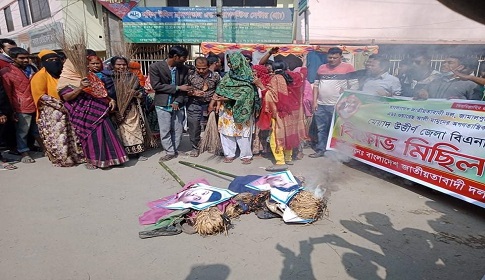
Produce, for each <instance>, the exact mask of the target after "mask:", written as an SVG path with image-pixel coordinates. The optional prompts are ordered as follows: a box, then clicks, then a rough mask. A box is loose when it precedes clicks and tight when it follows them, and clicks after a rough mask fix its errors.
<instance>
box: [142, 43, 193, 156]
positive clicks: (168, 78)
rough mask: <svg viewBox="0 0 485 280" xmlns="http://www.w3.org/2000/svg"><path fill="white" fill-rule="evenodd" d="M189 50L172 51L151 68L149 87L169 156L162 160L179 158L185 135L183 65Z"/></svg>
mask: <svg viewBox="0 0 485 280" xmlns="http://www.w3.org/2000/svg"><path fill="white" fill-rule="evenodd" d="M188 55H189V51H188V50H187V49H186V48H184V47H181V46H174V47H172V48H170V51H169V53H168V58H167V59H166V60H162V61H159V62H155V63H153V64H151V65H150V67H149V69H148V71H149V75H150V84H151V86H152V88H153V90H155V99H154V104H155V109H156V112H157V117H158V125H159V127H160V139H161V142H162V147H163V149H164V150H165V152H166V154H165V155H164V156H162V157H161V158H160V160H159V161H168V160H171V159H173V158H176V157H177V155H178V151H177V149H178V147H179V145H180V139H181V138H182V133H183V121H184V118H185V114H184V110H183V107H184V106H185V103H186V102H187V92H188V91H190V90H191V89H192V88H191V87H190V86H188V85H187V77H188V68H187V67H186V66H185V65H184V63H185V61H186V60H187V56H188Z"/></svg>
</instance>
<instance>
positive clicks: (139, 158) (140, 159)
mask: <svg viewBox="0 0 485 280" xmlns="http://www.w3.org/2000/svg"><path fill="white" fill-rule="evenodd" d="M147 160H148V158H147V157H144V156H139V157H138V161H147Z"/></svg>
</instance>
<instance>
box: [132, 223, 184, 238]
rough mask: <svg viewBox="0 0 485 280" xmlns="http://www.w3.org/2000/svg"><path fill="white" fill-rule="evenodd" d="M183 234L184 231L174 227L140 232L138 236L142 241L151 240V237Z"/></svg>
mask: <svg viewBox="0 0 485 280" xmlns="http://www.w3.org/2000/svg"><path fill="white" fill-rule="evenodd" d="M180 233H182V230H181V229H179V228H178V227H176V226H174V225H170V226H166V227H162V228H159V229H154V230H146V231H140V232H139V233H138V236H139V237H140V238H141V239H145V238H150V237H157V236H170V235H177V234H180Z"/></svg>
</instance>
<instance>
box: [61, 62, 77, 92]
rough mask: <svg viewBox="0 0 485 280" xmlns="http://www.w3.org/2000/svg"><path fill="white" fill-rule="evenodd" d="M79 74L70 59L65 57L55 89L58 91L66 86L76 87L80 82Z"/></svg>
mask: <svg viewBox="0 0 485 280" xmlns="http://www.w3.org/2000/svg"><path fill="white" fill-rule="evenodd" d="M81 79H82V77H81V75H79V74H78V73H77V72H76V69H75V68H74V65H73V64H72V62H71V60H69V59H67V60H66V62H64V68H63V69H62V73H61V77H60V78H59V83H58V84H57V90H58V91H60V90H61V89H64V88H65V87H67V86H72V87H78V86H79V84H80V83H81Z"/></svg>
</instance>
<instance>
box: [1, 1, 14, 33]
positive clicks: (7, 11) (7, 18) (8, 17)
mask: <svg viewBox="0 0 485 280" xmlns="http://www.w3.org/2000/svg"><path fill="white" fill-rule="evenodd" d="M3 13H4V14H5V21H6V22H7V32H11V31H13V19H12V11H11V10H10V6H8V7H7V8H5V9H3Z"/></svg>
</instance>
